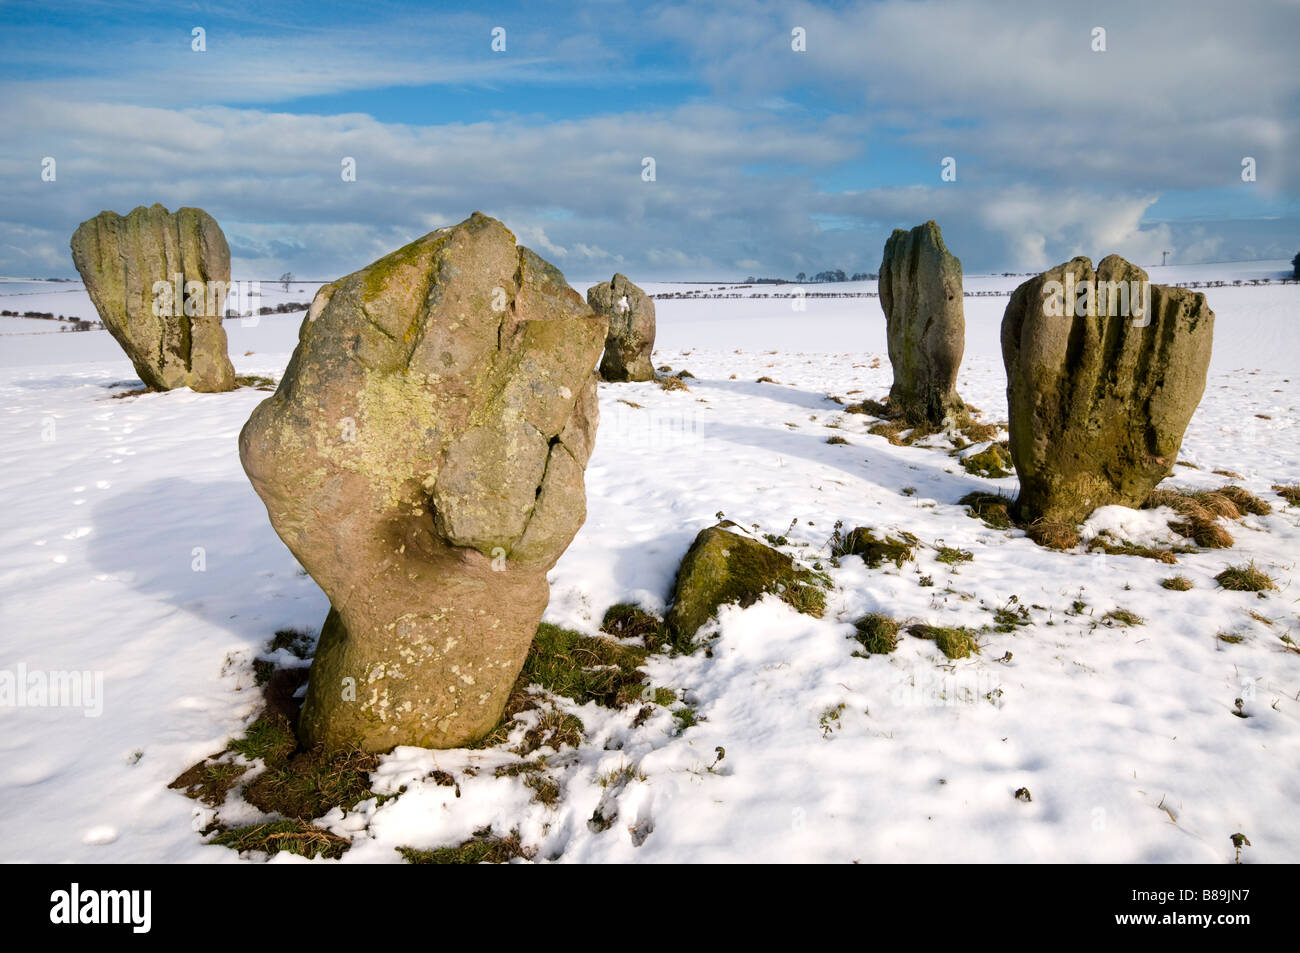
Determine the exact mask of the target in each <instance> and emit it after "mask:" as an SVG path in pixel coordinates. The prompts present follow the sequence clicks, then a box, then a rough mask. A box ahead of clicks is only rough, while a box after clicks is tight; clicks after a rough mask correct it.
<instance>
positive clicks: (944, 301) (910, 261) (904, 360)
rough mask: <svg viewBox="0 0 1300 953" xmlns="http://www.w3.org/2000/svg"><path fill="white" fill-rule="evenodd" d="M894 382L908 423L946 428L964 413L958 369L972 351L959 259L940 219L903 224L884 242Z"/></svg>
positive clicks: (895, 401)
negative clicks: (949, 419)
mask: <svg viewBox="0 0 1300 953" xmlns="http://www.w3.org/2000/svg"><path fill="white" fill-rule="evenodd" d="M880 304H881V307H882V308H883V309H884V312H885V331H886V335H887V337H888V343H889V362H890V363H891V364H892V365H893V368H894V384H893V386H892V387H891V388H890V389H889V403H890V406H891V408H892V409H894V410H897V411H901V412H902V414H903V416H904V417H906V418H907V420H908V421H909V422H910V423H913V424H919V423H929V424H931V425H933V426H936V427H937V426H940V425H941V424H942V423H943V422H944V419H945V418H947V417H949V416H951V415H952V414H953V413H954V412H956V411H959V410H960V409H961V407H962V402H961V400H960V399H959V398H958V396H957V371H958V369H959V368H960V367H961V358H962V354H963V352H964V351H965V348H966V315H965V311H964V308H963V301H962V287H961V262H960V261H959V260H958V259H957V257H956V256H955V255H953V254H951V253H950V252H949V251H948V248H947V246H945V245H944V243H943V235H942V234H941V233H940V232H939V226H938V225H936V224H935V223H934V222H932V221H930V222H926V223H925V224H924V225H918V226H916V227H915V228H914V229H912V230H911V231H910V232H909V231H905V230H903V229H901V228H898V229H895V230H894V234H893V235H891V236H890V237H889V240H888V241H887V242H885V255H884V259H883V260H882V261H881V263H880Z"/></svg>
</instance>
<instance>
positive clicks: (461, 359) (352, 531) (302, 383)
mask: <svg viewBox="0 0 1300 953" xmlns="http://www.w3.org/2000/svg"><path fill="white" fill-rule="evenodd" d="M605 330H606V327H605V320H604V319H603V318H602V317H600V316H598V315H595V314H593V313H592V311H591V309H590V308H588V307H587V305H586V304H585V303H584V302H583V300H582V298H581V297H579V296H578V293H577V292H576V291H574V290H573V289H572V288H570V287H569V285H568V284H566V283H565V280H564V276H563V275H561V274H560V272H559V271H557V270H556V269H555V268H554V267H553V266H552V265H550V264H548V263H547V262H545V261H543V260H542V259H541V258H539V257H538V256H537V255H535V254H534V253H533V252H531V251H529V250H528V249H527V248H524V247H522V246H516V244H515V237H514V235H513V234H511V233H510V231H509V230H507V229H506V227H505V226H504V225H502V224H501V223H500V222H498V221H497V220H496V219H492V218H488V217H486V216H483V215H481V214H479V213H475V214H474V215H473V216H472V217H471V218H469V219H467V220H466V221H464V222H461V223H460V224H459V225H456V226H453V227H449V228H442V229H439V230H437V231H435V232H431V233H430V234H428V235H425V236H424V237H423V238H420V239H417V240H416V241H414V242H412V243H411V244H409V245H407V246H406V247H404V248H401V249H399V250H398V251H395V252H393V253H392V254H390V255H388V256H386V257H384V258H381V259H380V260H379V261H377V262H375V263H374V264H372V265H369V266H368V267H366V268H363V269H362V270H360V271H358V272H355V273H353V274H351V275H348V276H346V277H344V278H340V279H339V280H337V281H335V282H334V283H333V284H330V285H326V286H325V287H323V288H322V289H321V290H320V291H319V292H318V293H317V295H316V298H315V300H314V301H313V302H312V306H311V310H310V311H309V312H308V315H307V318H306V320H305V321H304V322H303V325H302V330H301V332H300V334H299V343H298V347H297V350H295V351H294V354H293V358H292V359H291V360H290V362H289V365H288V367H287V369H286V370H285V374H284V378H283V379H282V380H281V381H280V385H279V388H278V389H277V391H276V393H275V394H274V396H272V397H271V398H269V399H268V400H266V401H264V402H263V403H262V404H261V405H259V406H258V407H257V409H256V410H254V411H253V414H252V416H251V417H250V418H249V421H248V423H247V424H246V425H245V426H244V430H243V432H242V433H241V434H240V438H239V452H240V458H241V460H242V461H243V464H244V469H245V471H246V472H247V473H248V476H249V479H250V480H251V481H252V483H253V487H254V489H256V491H257V493H258V495H259V496H261V498H262V500H263V501H264V502H265V503H266V508H267V512H268V514H269V515H270V518H271V524H272V525H273V526H274V527H275V530H276V532H277V533H279V534H280V537H281V538H282V539H283V540H284V542H285V544H286V545H288V547H289V549H290V550H292V552H293V554H294V555H295V556H296V557H297V558H298V561H299V562H300V563H301V564H302V566H303V567H304V568H305V569H306V570H307V572H309V573H310V574H311V576H312V577H313V578H314V579H315V580H316V581H317V582H318V583H319V584H320V586H321V588H322V589H324V590H325V594H326V595H327V596H329V599H330V603H331V606H332V608H331V610H330V613H329V617H328V618H327V619H326V621H325V627H324V630H323V632H322V633H321V639H320V644H319V647H318V649H317V654H316V657H315V660H314V661H313V663H312V669H311V677H310V680H309V683H308V689H307V697H306V700H305V703H304V706H303V711H302V717H301V721H300V724H299V733H300V735H301V736H302V738H303V740H304V741H305V742H306V743H307V744H309V745H317V744H319V745H323V746H325V747H326V748H328V749H332V750H333V749H340V748H345V747H349V746H352V745H359V746H361V747H362V748H365V749H366V750H370V751H387V750H389V749H391V748H392V747H393V746H395V745H420V746H424V747H433V748H445V747H455V746H458V745H463V744H465V743H467V742H470V741H473V740H474V739H476V738H479V737H481V736H482V735H483V734H485V733H487V732H488V731H489V730H491V729H492V727H493V726H494V725H495V724H496V723H497V721H498V719H499V718H500V717H501V713H502V710H503V708H504V706H505V704H506V699H507V696H508V694H509V691H510V688H511V686H512V685H513V683H514V680H515V678H516V676H517V675H518V674H519V671H520V669H521V667H522V665H523V662H524V658H525V656H526V655H527V653H528V648H529V645H530V643H531V642H532V639H533V635H534V633H535V632H536V630H537V625H538V623H539V622H540V620H541V616H542V612H543V610H544V609H545V607H546V603H547V598H548V592H549V590H548V586H547V581H546V573H547V571H548V570H549V569H550V568H551V567H552V566H553V565H554V564H555V561H556V560H557V559H558V558H559V556H560V554H561V553H562V552H563V551H564V550H565V548H566V547H567V546H568V545H569V543H570V542H571V541H572V539H573V537H574V534H576V533H577V531H578V528H579V527H580V526H581V525H582V522H583V520H584V519H585V517H586V496H585V489H584V485H583V471H584V469H585V467H586V464H587V459H588V457H589V456H590V454H591V450H592V444H593V441H594V439H595V434H596V421H597V403H596V378H595V374H594V371H593V368H594V367H595V364H596V359H597V358H598V357H599V355H600V348H601V345H602V344H603V343H604V340H605Z"/></svg>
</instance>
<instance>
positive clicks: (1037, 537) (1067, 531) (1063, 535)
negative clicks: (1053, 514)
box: [1025, 520, 1079, 551]
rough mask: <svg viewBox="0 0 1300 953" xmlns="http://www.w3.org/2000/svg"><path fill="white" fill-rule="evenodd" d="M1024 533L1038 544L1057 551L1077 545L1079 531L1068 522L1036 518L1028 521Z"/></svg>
mask: <svg viewBox="0 0 1300 953" xmlns="http://www.w3.org/2000/svg"><path fill="white" fill-rule="evenodd" d="M1025 533H1026V534H1027V535H1028V536H1029V538H1030V539H1032V540H1033V541H1034V542H1035V543H1037V544H1038V545H1039V546H1044V547H1046V548H1047V549H1055V550H1058V551H1061V550H1066V549H1073V548H1074V547H1075V546H1078V545H1079V532H1078V530H1076V529H1075V528H1074V527H1073V526H1071V525H1070V524H1069V523H1061V522H1058V521H1055V520H1036V521H1035V522H1033V523H1030V524H1029V526H1028V527H1027V528H1026V529H1025Z"/></svg>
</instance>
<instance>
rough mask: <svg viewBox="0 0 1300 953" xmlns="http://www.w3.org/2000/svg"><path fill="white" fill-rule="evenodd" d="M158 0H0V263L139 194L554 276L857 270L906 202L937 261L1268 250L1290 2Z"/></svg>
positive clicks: (312, 236)
mask: <svg viewBox="0 0 1300 953" xmlns="http://www.w3.org/2000/svg"><path fill="white" fill-rule="evenodd" d="M158 6H161V5H154V4H143V3H141V4H137V3H133V2H131V0H106V2H88V3H78V2H70V3H61V4H58V5H57V9H54V7H55V5H52V4H50V3H48V2H46V0H42V2H38V3H28V2H0V275H10V276H74V275H75V270H74V269H73V266H72V261H71V257H70V255H69V252H68V238H69V236H70V235H71V234H72V232H73V230H74V229H75V228H76V226H77V224H78V223H79V222H80V221H82V220H83V219H85V218H88V217H90V216H92V215H94V214H96V213H97V212H99V211H100V210H102V209H114V210H117V211H120V212H126V211H128V210H130V209H131V208H132V207H134V206H136V205H139V204H152V203H153V202H162V203H163V204H164V205H166V206H168V207H169V208H176V207H178V206H181V205H197V206H200V207H202V208H205V209H207V210H208V211H209V212H211V213H212V214H213V215H214V216H215V217H216V218H217V220H218V221H219V222H220V223H221V225H222V227H223V229H224V230H225V232H226V236H227V238H228V239H229V241H230V245H231V250H232V253H233V256H234V258H235V268H234V270H235V273H236V276H237V277H246V278H248V277H259V278H274V277H275V276H277V275H279V274H280V273H281V272H282V271H285V270H289V271H292V272H294V273H295V274H296V275H298V276H299V277H302V278H306V279H322V280H325V279H332V278H334V277H337V276H339V275H341V274H344V273H347V272H349V271H352V270H354V269H356V268H359V267H361V266H363V265H365V264H367V263H368V262H370V261H373V260H374V259H375V258H377V257H379V256H381V255H382V254H384V253H386V252H388V251H391V250H392V249H394V248H397V247H398V246H400V245H402V244H404V243H406V242H408V241H410V240H411V239H413V238H415V237H418V236H419V235H421V234H424V233H425V232H427V231H430V230H432V229H434V228H436V227H438V226H441V225H445V224H452V223H455V222H458V221H460V220H462V219H464V218H465V217H467V216H468V215H469V213H470V212H472V211H474V210H476V209H477V210H481V211H483V212H486V213H488V214H490V215H494V216H496V217H498V218H500V219H502V220H503V221H504V222H505V223H506V224H507V225H508V226H510V227H511V228H512V229H513V230H514V231H515V233H516V234H517V235H518V236H519V238H520V240H521V241H523V242H524V243H525V244H528V245H529V246H531V247H532V248H534V249H535V250H536V251H538V252H539V253H540V254H542V255H543V256H544V257H546V258H548V259H550V260H552V261H553V262H555V264H557V265H559V266H560V268H561V269H563V270H564V271H565V273H566V274H568V275H569V276H570V277H571V278H574V279H575V280H576V279H588V278H590V279H595V278H600V277H606V276H608V275H609V274H610V273H611V272H612V271H614V270H616V269H617V270H621V271H625V272H627V273H628V274H629V275H630V276H632V277H633V278H634V280H638V279H644V280H653V279H715V278H716V279H728V278H743V277H745V276H746V275H750V274H754V275H771V276H786V277H793V275H794V274H795V273H796V272H799V271H806V272H808V273H810V274H811V273H813V272H816V271H821V270H823V269H828V268H841V269H844V270H845V271H847V272H854V271H875V270H876V269H877V268H878V266H879V264H880V255H881V249H882V246H883V244H884V240H885V238H886V237H887V236H888V234H889V232H890V231H891V230H892V229H894V228H896V227H904V226H906V227H910V226H912V225H914V224H917V223H919V222H922V221H924V220H926V219H930V218H933V219H936V220H937V221H938V222H939V224H940V225H941V226H942V227H943V230H944V235H945V238H946V240H947V243H948V245H949V248H950V249H951V250H952V251H953V252H954V253H956V254H957V255H958V256H959V257H960V258H961V259H962V260H963V263H964V266H965V270H966V271H967V272H968V273H976V272H989V271H1026V270H1030V269H1034V270H1039V269H1043V268H1046V267H1048V266H1051V265H1053V264H1056V263H1058V262H1060V261H1064V260H1066V259H1068V258H1070V257H1072V256H1073V255H1075V254H1086V255H1089V256H1091V257H1093V258H1094V259H1097V258H1100V257H1102V256H1104V255H1106V254H1109V253H1111V252H1118V253H1120V254H1123V255H1125V256H1127V257H1129V258H1131V259H1133V260H1135V261H1138V262H1141V263H1144V264H1150V263H1159V261H1160V258H1161V252H1162V251H1169V252H1170V253H1171V255H1170V261H1173V262H1181V263H1192V262H1198V261H1225V260H1241V259H1259V258H1287V259H1290V258H1291V256H1292V255H1293V254H1295V252H1296V251H1297V250H1298V249H1300V199H1298V195H1300V158H1298V157H1297V150H1298V149H1300V142H1298V141H1297V123H1296V120H1297V117H1298V115H1300V69H1298V68H1297V66H1296V52H1295V50H1296V39H1297V37H1300V4H1298V3H1297V2H1283V0H1257V2H1252V0H1237V2H1222V3H1201V2H1195V0H1182V2H1153V0H1145V2H1142V3H1134V2H1132V0H1124V2H1118V3H1110V2H1095V3H1089V4H1086V5H1085V4H1078V3H1068V4H1067V3H1051V2H1042V0H1037V2H1034V0H1026V2H1023V3H1020V2H1009V0H962V2H955V0H954V2H948V0H920V2H916V0H885V2H842V3H820V4H810V3H802V2H782V3H768V2H763V0H748V2H736V3H727V2H719V3H711V2H707V0H704V2H701V0H689V2H683V3H653V2H649V3H646V2H622V0H595V2H590V0H589V2H586V3H583V4H581V5H580V8H578V9H574V8H573V7H574V6H575V5H571V4H567V3H564V4H561V3H555V4H551V3H547V2H539V0H528V2H524V3H518V4H493V3H466V4H464V5H463V7H462V8H461V12H456V11H455V10H454V9H452V8H451V5H445V4H440V5H439V8H440V9H438V10H436V11H435V10H431V9H429V7H430V5H429V4H424V3H391V2H383V0H366V2H364V3H347V4H337V5H333V4H328V3H324V2H318V0H312V2H302V3H297V2H288V3H278V2H272V0H266V2H260V3H255V4H254V3H249V4H224V3H215V4H207V3H184V2H180V3H172V4H167V5H165V6H166V9H165V10H159V9H158ZM1097 27H1100V28H1103V29H1104V30H1105V46H1106V49H1105V51H1104V52H1096V51H1094V50H1093V46H1094V44H1095V42H1096V41H1095V39H1094V30H1095V28H1097ZM195 28H202V30H203V31H204V34H203V38H204V41H205V45H206V50H204V51H201V52H200V51H195V50H194V49H192V46H193V45H194V40H193V31H194V29H195ZM496 28H501V29H503V30H504V31H505V34H504V35H505V49H504V51H495V50H493V48H492V44H493V31H494V29H496ZM796 28H799V29H801V30H802V31H803V36H804V37H805V41H804V42H805V44H806V49H805V50H804V51H797V50H795V49H793V48H792V47H793V46H794V45H797V44H795V43H794V42H793V41H794V33H793V32H792V31H795V30H796ZM1248 156H1249V157H1252V158H1253V159H1254V160H1255V162H1254V165H1255V181H1253V182H1245V181H1243V180H1242V162H1243V159H1244V158H1245V157H1248ZM47 157H51V158H53V159H54V160H55V165H54V169H55V177H54V181H46V180H45V179H44V178H43V176H42V170H43V168H44V167H45V166H44V165H43V161H44V160H45V159H46V158H47ZM345 157H350V158H352V159H353V160H355V166H356V181H352V182H349V181H344V179H343V176H342V175H341V172H342V163H343V160H344V158H345ZM647 157H651V158H653V159H654V173H655V176H654V180H653V181H646V180H645V178H644V176H643V170H644V168H645V165H644V160H645V159H646V158H647ZM945 157H951V158H952V159H955V160H956V179H955V181H943V179H942V178H941V171H942V163H943V160H944V158H945Z"/></svg>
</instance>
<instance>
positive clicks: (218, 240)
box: [72, 204, 235, 391]
mask: <svg viewBox="0 0 1300 953" xmlns="http://www.w3.org/2000/svg"><path fill="white" fill-rule="evenodd" d="M72 260H73V262H74V263H75V264H76V266H77V271H78V272H80V274H81V278H82V280H83V281H84V282H85V284H86V291H87V292H88V293H89V294H90V300H91V301H93V302H94V304H95V310H97V311H98V312H99V316H100V318H101V319H102V320H103V322H104V327H106V328H108V331H109V333H110V334H112V335H113V337H114V338H116V339H117V343H119V344H120V345H122V349H123V350H124V351H126V355H127V357H129V358H130V359H131V363H132V364H133V365H135V370H136V373H137V374H139V375H140V380H142V381H144V383H145V384H146V385H147V386H149V387H152V388H154V389H156V390H171V389H172V388H175V387H186V386H188V387H190V388H192V389H194V390H197V391H223V390H231V389H233V388H234V386H235V369H234V367H233V366H232V365H231V363H230V358H229V356H227V354H226V331H225V328H223V327H222V326H221V318H222V316H223V315H224V314H225V309H226V304H225V302H226V290H227V288H228V287H229V285H230V247H229V246H228V245H227V244H226V236H225V235H223V234H222V233H221V228H220V227H219V226H218V225H217V222H216V220H215V219H214V218H213V217H212V216H211V215H209V214H208V213H207V212H205V211H203V210H202V209H198V208H180V209H177V210H176V211H175V212H173V213H168V211H167V209H165V208H163V207H162V206H161V205H156V204H155V205H151V206H149V207H148V208H145V207H144V206H143V205H141V206H139V207H138V208H136V209H134V210H132V211H131V213H130V214H128V215H125V216H123V215H118V214H117V213H116V212H100V213H99V214H98V215H96V216H95V217H94V218H92V219H89V220H88V221H85V222H82V223H81V225H80V226H79V227H78V228H77V230H76V232H75V233H73V236H72ZM178 275H179V276H180V278H179V279H178V278H177V276H178ZM178 281H179V287H180V289H181V294H180V296H177V295H176V294H175V289H176V287H177V284H176V283H177V282H178ZM157 282H166V283H167V284H168V285H169V289H168V290H166V291H161V292H155V285H156V283H157ZM190 282H199V284H198V285H190V284H189V283H190ZM187 300H188V301H189V302H190V304H189V306H188V307H187ZM155 303H157V304H158V306H159V307H158V308H157V313H155Z"/></svg>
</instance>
